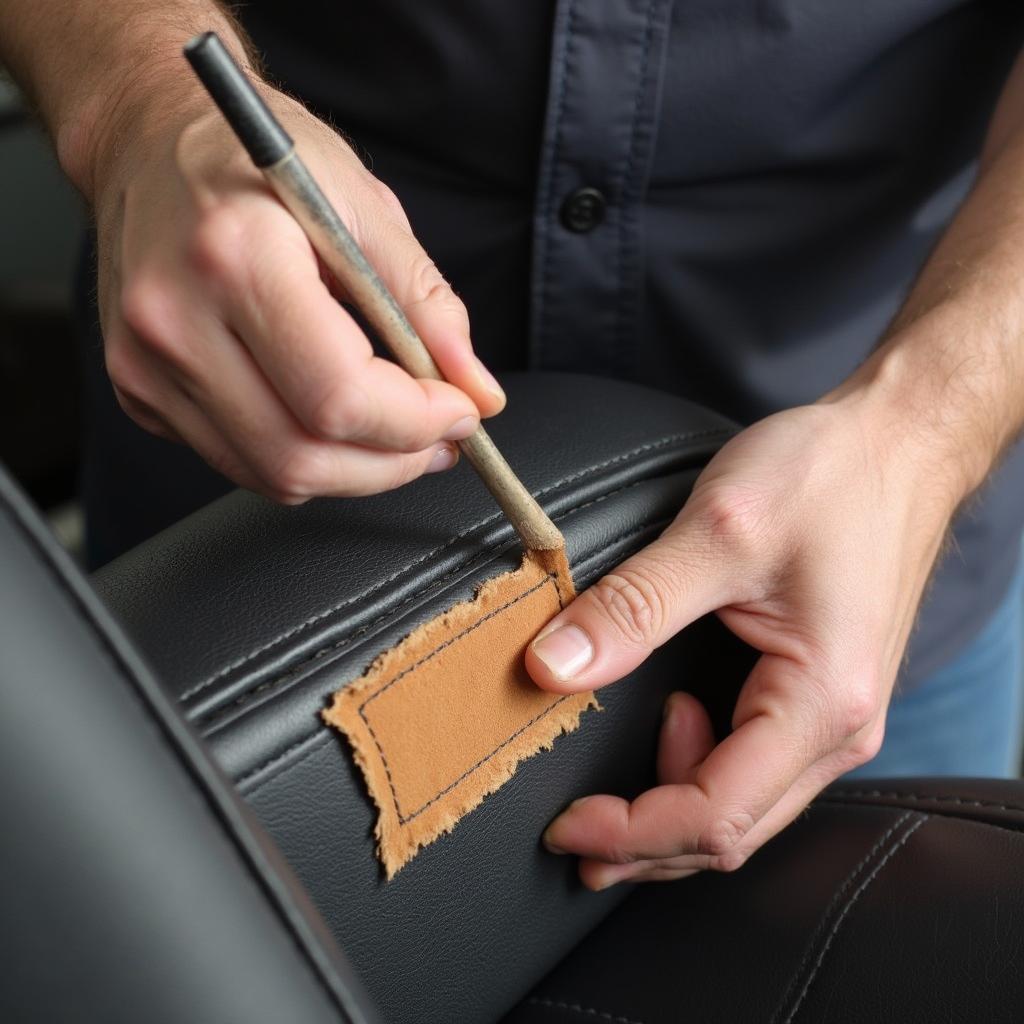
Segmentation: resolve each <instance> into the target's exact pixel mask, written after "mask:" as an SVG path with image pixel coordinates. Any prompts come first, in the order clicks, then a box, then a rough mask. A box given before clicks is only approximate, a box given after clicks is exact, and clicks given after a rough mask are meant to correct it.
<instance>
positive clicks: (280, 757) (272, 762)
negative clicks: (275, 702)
mask: <svg viewBox="0 0 1024 1024" xmlns="http://www.w3.org/2000/svg"><path fill="white" fill-rule="evenodd" d="M662 521H663V520H658V522H655V523H646V524H645V525H644V526H641V527H638V528H637V529H635V530H630V531H629V532H628V533H624V534H621V535H620V536H618V537H613V538H612V539H611V540H610V541H608V543H607V544H606V545H605V549H606V550H607V549H608V548H610V547H612V546H613V545H615V544H618V543H619V542H621V541H624V540H627V539H628V538H630V537H633V536H635V535H637V534H641V533H644V532H645V531H647V530H650V529H652V528H653V527H656V526H658V525H659V523H660V522H662ZM612 564H613V563H612V561H611V560H609V561H605V562H602V563H601V565H599V566H597V567H596V568H595V569H594V572H595V574H596V573H601V572H604V570H605V569H606V568H608V566H610V565H612ZM331 735H332V733H331V731H330V730H329V729H327V728H326V726H322V727H318V728H316V729H315V730H314V731H313V732H311V733H307V735H305V736H303V737H302V739H300V740H296V741H295V742H294V743H293V744H292V745H291V746H290V747H288V748H287V749H285V750H283V751H281V753H279V754H275V755H274V756H273V757H271V758H269V759H268V760H266V761H264V762H263V763H262V764H260V765H257V766H256V767H255V768H253V769H251V770H250V771H248V772H246V773H245V775H242V776H241V777H240V778H238V779H236V780H235V785H237V786H241V785H242V784H243V783H245V782H248V781H249V780H250V779H253V778H254V777H255V776H257V775H260V774H262V773H263V771H264V770H265V769H267V768H271V767H275V766H277V765H279V764H281V762H283V761H285V760H287V758H288V756H289V755H290V754H292V753H294V752H295V751H296V750H298V749H299V748H300V747H302V746H304V745H305V744H306V743H308V742H309V741H310V740H311V739H313V738H314V737H316V736H320V737H322V738H323V739H324V740H325V741H326V740H327V739H328V738H329V737H330V736H331ZM312 752H313V751H312V750H310V751H308V752H307V753H306V754H304V755H303V756H302V757H301V758H299V759H298V760H296V761H295V762H293V763H292V764H290V765H288V766H287V767H284V768H282V769H281V771H280V772H276V773H275V774H273V775H268V776H267V777H266V778H265V779H263V780H261V781H260V782H259V783H258V784H257V785H255V786H253V787H252V789H251V790H249V793H250V794H252V793H256V792H257V791H258V790H260V789H262V788H263V787H264V786H266V785H269V783H270V782H272V781H273V780H274V779H276V778H277V777H278V775H280V774H283V773H284V772H286V771H291V770H292V768H293V767H295V765H297V764H300V763H301V762H302V761H304V760H305V759H306V758H307V757H309V756H310V754H312Z"/></svg>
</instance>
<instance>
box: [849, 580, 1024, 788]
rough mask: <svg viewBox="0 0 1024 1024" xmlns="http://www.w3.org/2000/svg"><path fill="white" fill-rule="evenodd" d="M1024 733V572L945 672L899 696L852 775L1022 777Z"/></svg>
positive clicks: (879, 776)
mask: <svg viewBox="0 0 1024 1024" xmlns="http://www.w3.org/2000/svg"><path fill="white" fill-rule="evenodd" d="M1022 733H1024V567H1020V568H1018V570H1017V574H1016V576H1015V577H1014V579H1013V582H1012V584H1011V585H1010V589H1009V591H1008V593H1007V594H1006V596H1005V597H1004V598H1003V601H1002V603H1001V604H1000V605H999V607H998V608H997V609H996V611H995V613H994V614H993V615H992V618H991V619H990V620H989V622H988V623H987V624H986V626H985V627H984V629H982V631H981V632H980V633H979V634H978V635H977V637H975V639H974V640H973V641H972V642H971V643H970V644H969V645H968V646H967V647H966V648H965V649H964V650H963V651H962V652H961V653H960V654H959V655H958V656H957V657H956V658H954V659H953V661H951V662H950V663H949V664H948V665H946V666H945V667H944V668H941V669H939V671H937V672H936V673H935V674H934V675H932V676H931V677H930V678H929V679H927V680H926V681H925V682H924V683H922V684H921V685H920V686H919V687H917V688H916V689H915V690H913V691H911V692H910V693H907V694H905V695H902V696H900V695H897V697H896V698H895V699H894V700H893V703H892V705H891V707H890V710H889V720H888V724H887V728H886V735H885V742H884V743H883V745H882V750H881V752H880V753H879V755H878V756H877V757H876V758H875V759H874V760H873V761H871V762H870V763H869V764H866V765H864V766H863V767H861V768H858V769H857V770H856V771H854V772H850V773H849V774H848V775H847V778H883V777H884V778H895V777H902V776H911V775H913V776H931V775H960V776H976V777H979V776H980V777H985V778H1014V777H1016V776H1018V775H1020V769H1021V740H1022Z"/></svg>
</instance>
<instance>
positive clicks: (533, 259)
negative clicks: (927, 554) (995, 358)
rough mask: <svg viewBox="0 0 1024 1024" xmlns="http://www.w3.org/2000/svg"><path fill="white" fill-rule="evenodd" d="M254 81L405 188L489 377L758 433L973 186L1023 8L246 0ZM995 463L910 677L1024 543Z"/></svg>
mask: <svg viewBox="0 0 1024 1024" xmlns="http://www.w3.org/2000/svg"><path fill="white" fill-rule="evenodd" d="M243 19H244V21H245V23H246V26H247V28H248V29H249V30H250V31H251V32H252V34H253V36H254V38H255V40H256V42H257V45H258V46H259V47H260V49H261V50H262V51H263V52H264V54H265V56H266V61H267V67H268V71H269V73H270V75H271V76H272V77H276V78H277V79H278V80H279V81H281V82H282V83H283V84H284V85H285V86H286V87H287V88H288V89H290V90H291V91H293V92H295V93H297V94H298V95H299V96H300V97H302V98H303V99H304V100H305V101H306V102H307V103H309V104H310V105H311V106H312V107H313V108H314V109H315V110H317V111H318V112H320V113H322V114H325V115H328V116H330V118H331V119H332V120H333V122H334V123H335V124H337V125H338V126H339V128H341V129H342V131H344V132H345V134H346V135H347V136H349V137H350V138H351V139H352V140H353V142H354V144H355V145H356V146H357V148H358V149H360V150H361V151H362V152H363V153H364V154H365V155H366V158H367V160H368V163H369V164H370V166H371V167H372V169H373V171H374V172H375V173H376V174H377V175H378V176H379V177H380V178H382V179H383V180H384V181H386V182H387V183H388V184H389V185H390V186H391V187H392V188H394V189H395V191H396V192H397V193H398V195H399V197H400V199H401V200H402V202H403V203H404V205H405V208H406V210H407V212H408V213H409V215H410V218H411V220H412V223H413V226H414V228H415V230H416V232H417V234H418V236H419V237H420V239H421V241H422V242H423V244H424V246H425V247H426V249H427V251H428V252H430V253H431V255H432V256H433V257H434V258H435V260H436V261H437V263H438V264H439V266H440V268H441V270H442V271H443V272H444V273H445V275H446V276H447V277H448V278H449V279H450V280H451V281H452V283H453V285H454V287H455V289H456V291H458V292H459V294H460V295H461V296H462V297H463V299H464V300H465V302H466V304H467V306H468V307H469V311H470V316H471V322H472V325H473V338H474V343H475V345H476V347H477V350H478V351H479V352H480V354H481V355H482V357H483V358H484V359H485V361H487V362H488V363H489V364H490V365H492V366H493V367H494V368H496V369H499V370H500V369H509V368H525V367H535V368H539V369H566V370H580V371H585V372H590V373H598V374H606V375H611V376H615V377H622V378H627V379H630V380H635V381H639V382H642V383H646V384H650V385H652V386H654V387H658V388H663V389H667V390H671V391H674V392H677V393H679V394H681V395H685V396H687V397H689V398H693V399H696V400H698V401H701V402H704V403H706V404H708V405H711V406H713V407H715V408H717V409H719V410H721V411H723V412H725V413H727V414H729V415H731V416H732V417H734V418H736V419H737V420H739V421H741V422H744V423H748V422H751V421H753V420H755V419H758V418H760V417H762V416H764V415H766V414H768V413H770V412H773V411H776V410H778V409H782V408H786V407H790V406H794V405H798V404H802V403H806V402H811V401H813V400H814V399H816V398H817V397H819V396H820V395H821V394H822V393H823V392H825V391H827V390H828V389H829V388H831V387H833V386H835V385H836V384H837V383H839V381H841V380H842V379H843V378H844V377H846V376H847V375H848V374H849V373H850V372H851V371H852V370H853V369H854V368H855V367H856V366H857V365H858V364H859V363H860V362H861V361H862V360H863V359H864V358H865V356H866V355H867V354H868V353H869V352H870V351H871V349H872V348H873V347H874V346H875V345H876V344H877V342H878V340H879V337H880V336H881V334H882V333H883V332H884V330H885V328H886V326H887V325H888V323H889V321H890V320H891V318H892V317H893V315H894V313H895V312H896V311H897V309H898V308H899V306H900V304H901V301H902V299H903V297H904V296H905V294H906V292H907V290H908V288H909V286H910V284H911V282H912V280H913V278H914V276H915V274H916V272H917V271H918V270H919V268H920V267H921V265H922V263H923V262H924V260H925V259H926V257H927V255H928V253H929V251H930V249H931V248H932V246H933V245H934V244H935V241H936V240H937V238H938V236H939V234H940V233H941V232H942V230H943V228H944V227H945V225H946V224H947V223H948V222H949V220H950V217H951V216H952V214H953V213H954V211H955V210H956V208H957V205H958V204H959V202H960V201H961V200H962V198H963V197H964V195H965V194H966V191H967V190H968V188H969V187H970V183H971V178H972V173H973V169H974V163H975V160H976V157H977V153H978V151H979V148H980V145H981V141H982V138H983V135H984V131H985V127H986V123H987V120H988V118H989V116H990V114H991V112H992V109H993V107H994V104H995V101H996V98H997V96H998V94H999V90H1000V88H1001V86H1002V84H1003V83H1004V82H1005V80H1006V77H1007V74H1008V71H1009V67H1010V64H1011V62H1012V60H1013V57H1014V56H1015V55H1016V53H1017V52H1018V51H1019V50H1020V48H1021V45H1022V42H1024V6H1022V5H1021V4H1020V3H1019V2H1014V3H1005V2H992V0H989V2H980V0H975V2H964V0H677V2H675V3H672V2H671V0H557V2H553V0H515V2H507V0H504V2H503V0H444V2H440V0H439V2H428V0H419V2H416V3H410V2H409V0H374V2H373V3H370V4H342V3H339V2H337V0H290V2H289V3H287V4H283V3H277V2H272V0H251V2H250V3H249V5H248V6H247V7H245V8H244V10H243ZM1022 519H1024V456H1022V453H1021V452H1019V451H1018V452H1017V453H1015V455H1014V456H1013V457H1012V458H1011V459H1010V461H1009V462H1008V464H1007V465H1006V466H1005V467H1004V468H1003V470H1002V471H1001V473H1000V474H998V475H997V479H996V480H994V481H993V483H992V485H991V486H990V487H989V489H988V490H987V492H986V494H985V496H984V498H983V499H982V500H981V501H980V502H978V503H976V504H975V505H974V506H973V507H972V509H971V512H970V514H969V515H968V516H965V517H963V518H962V519H961V521H960V524H959V526H958V529H957V539H958V548H957V554H956V555H955V556H952V557H949V558H947V560H946V562H945V563H944V565H943V566H942V568H941V570H940V571H939V574H938V577H937V579H936V582H935V584H934V586H933V588H932V590H931V592H930V596H929V598H928V599H927V601H926V604H925V607H924V609H923V612H922V615H921V621H920V625H919V628H918V630H917V632H916V634H915V636H914V638H913V640H912V644H911V655H910V658H909V661H908V664H907V665H906V667H905V670H904V674H903V683H904V685H906V686H910V685H913V684H914V683H916V682H917V681H919V680H920V679H921V678H923V677H924V676H926V675H927V674H928V673H930V672H931V671H933V670H934V669H935V668H936V667H938V666H939V665H941V664H942V663H943V662H945V661H947V660H948V659H949V658H950V657H952V656H953V655H954V654H955V653H956V652H957V651H958V650H959V649H960V648H961V647H962V646H963V645H964V644H965V643H966V642H967V641H968V640H969V639H970V638H971V637H972V636H974V635H975V634H976V633H977V632H978V630H979V628H980V627H981V625H982V624H983V622H984V621H985V620H986V618H987V617H988V616H989V615H990V614H991V612H992V610H993V609H994V607H995V605H996V604H997V602H998V601H999V599H1000V598H1001V596H1002V594H1003V593H1004V592H1005V590H1006V587H1007V584H1008V582H1009V578H1010V574H1011V573H1012V571H1013V568H1014V566H1015V565H1016V560H1017V553H1018V552H1019V549H1020V534H1021V522H1022Z"/></svg>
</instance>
